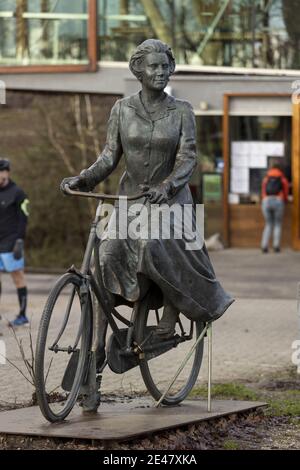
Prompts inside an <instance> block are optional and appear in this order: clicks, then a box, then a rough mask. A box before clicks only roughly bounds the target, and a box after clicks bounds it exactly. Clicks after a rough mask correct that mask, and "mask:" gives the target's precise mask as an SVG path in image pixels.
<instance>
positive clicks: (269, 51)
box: [98, 0, 300, 69]
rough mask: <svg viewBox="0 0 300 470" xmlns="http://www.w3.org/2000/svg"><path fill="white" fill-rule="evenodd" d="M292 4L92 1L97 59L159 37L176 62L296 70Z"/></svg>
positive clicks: (119, 55) (297, 38)
mask: <svg viewBox="0 0 300 470" xmlns="http://www.w3.org/2000/svg"><path fill="white" fill-rule="evenodd" d="M298 3H299V2H298V0H273V1H270V0H168V1H166V0H98V6H99V34H100V40H99V47H100V57H101V60H116V61H127V60H128V59H129V57H130V54H131V52H132V50H133V49H134V48H135V46H136V45H137V44H139V43H140V42H142V41H143V40H145V39H147V38H151V37H153V38H159V39H161V40H162V41H164V42H167V43H168V44H170V45H171V46H172V48H173V50H174V53H175V56H176V60H177V63H179V64H190V65H213V66H234V67H260V68H294V69H299V68H300V52H299V51H300V48H299V46H300V26H299V25H300V9H299V5H298Z"/></svg>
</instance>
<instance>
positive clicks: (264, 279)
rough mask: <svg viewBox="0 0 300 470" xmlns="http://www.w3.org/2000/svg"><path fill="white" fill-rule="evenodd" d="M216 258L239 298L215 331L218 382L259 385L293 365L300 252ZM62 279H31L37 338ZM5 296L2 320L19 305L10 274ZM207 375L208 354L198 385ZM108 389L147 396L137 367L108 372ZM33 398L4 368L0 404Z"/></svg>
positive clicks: (9, 344) (163, 367) (231, 253)
mask: <svg viewBox="0 0 300 470" xmlns="http://www.w3.org/2000/svg"><path fill="white" fill-rule="evenodd" d="M211 257H212V259H213V264H214V267H215V270H216V272H217V274H218V277H219V279H220V280H221V281H222V282H223V284H224V287H225V288H226V289H227V290H229V291H230V292H231V293H232V294H233V295H234V296H235V298H236V302H235V303H234V304H233V305H232V307H231V308H230V309H229V310H228V312H227V313H226V314H225V315H224V316H223V317H222V318H220V319H219V320H218V321H217V322H216V323H215V324H214V327H213V337H214V347H213V351H214V361H213V379H214V381H216V382H218V381H229V380H239V379H245V380H247V379H251V380H260V379H261V378H263V376H264V375H265V374H267V373H269V372H272V371H273V372H275V371H276V370H279V369H284V368H288V367H290V366H291V365H292V363H291V354H292V349H291V345H292V342H293V341H294V340H295V339H298V338H299V322H298V317H297V286H298V282H299V281H300V269H299V266H300V253H295V252H292V251H285V252H283V253H280V254H277V255H273V254H269V255H262V254H261V253H260V252H259V251H258V250H226V251H222V252H218V253H213V254H211ZM56 277H57V276H52V275H36V274H35V275H30V274H29V275H28V284H29V289H30V292H31V297H30V303H29V312H30V316H31V318H32V334H33V338H34V339H35V337H36V332H37V328H38V323H39V318H40V314H41V310H42V308H43V305H44V302H45V299H46V297H47V293H48V292H49V289H50V288H51V285H52V284H53V282H54V280H55V279H56ZM3 291H4V294H3V298H2V302H1V310H0V311H1V314H2V316H5V317H6V318H8V319H11V318H13V317H14V314H15V312H16V308H17V302H16V297H15V294H14V289H13V288H12V287H11V285H10V279H9V277H8V276H4V277H3ZM2 332H3V334H4V335H3V337H2V338H0V339H2V340H5V343H6V348H7V356H8V358H9V359H10V360H11V361H13V362H14V363H15V364H16V365H17V366H18V367H20V368H21V369H22V370H23V371H24V365H23V363H22V360H21V359H20V353H19V351H18V349H17V346H16V342H15V339H14V338H13V337H12V334H11V332H10V330H9V329H8V328H7V327H6V326H5V325H3V322H2ZM17 335H18V337H19V339H22V341H23V343H24V345H25V349H26V351H27V354H28V355H29V350H28V347H27V346H28V337H29V333H28V329H25V328H21V329H19V330H18V331H17ZM178 351H179V350H175V351H174V352H173V353H172V354H173V355H172V360H171V361H170V359H169V358H164V356H162V357H161V360H160V361H159V366H158V369H157V370H156V371H155V372H156V374H158V376H159V377H160V379H161V380H162V381H164V380H165V371H168V373H169V374H171V373H173V372H175V370H176V365H177V364H178V362H179V361H180V359H181V357H178V354H179V353H178ZM0 362H1V358H0ZM24 372H25V371H24ZM206 372H207V357H206V352H205V356H204V362H203V366H202V369H201V373H200V378H199V384H201V383H204V382H205V379H206ZM103 390H104V391H105V392H111V391H114V392H115V391H118V390H120V391H121V392H130V391H131V390H133V391H142V390H144V386H143V383H142V379H141V377H140V373H139V370H138V369H137V370H136V369H134V370H132V371H130V372H128V373H126V374H124V375H122V376H119V375H115V374H113V373H112V372H110V371H108V372H107V373H106V374H105V375H104V380H103ZM31 393H32V386H31V385H30V384H29V383H28V382H26V380H25V379H24V378H23V377H22V376H21V374H20V373H19V372H17V371H16V370H15V369H14V368H13V367H12V366H11V365H9V364H8V363H7V364H6V365H0V401H10V402H12V401H15V400H16V401H22V400H24V399H29V398H30V396H31Z"/></svg>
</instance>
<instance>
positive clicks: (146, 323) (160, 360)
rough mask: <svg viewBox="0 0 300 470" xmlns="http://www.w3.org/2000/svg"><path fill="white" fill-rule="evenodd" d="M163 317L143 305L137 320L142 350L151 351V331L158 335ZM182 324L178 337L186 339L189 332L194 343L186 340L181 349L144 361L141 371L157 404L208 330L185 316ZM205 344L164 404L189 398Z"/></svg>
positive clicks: (180, 344)
mask: <svg viewBox="0 0 300 470" xmlns="http://www.w3.org/2000/svg"><path fill="white" fill-rule="evenodd" d="M161 315H162V310H161V311H157V310H155V311H153V310H149V308H148V306H147V302H146V301H145V302H141V303H140V307H139V311H138V314H137V320H136V336H135V338H136V342H137V343H138V345H142V350H143V347H144V348H145V350H146V349H147V348H146V347H147V342H148V344H149V341H150V339H149V340H147V338H149V333H151V330H152V331H153V332H154V331H155V327H156V326H157V325H158V322H159V321H160V317H161ZM179 320H180V321H179V323H177V325H176V332H175V334H177V335H178V337H180V336H182V335H183V331H184V332H185V333H186V332H187V333H186V334H188V335H189V333H191V338H190V340H186V341H184V342H181V343H179V344H178V345H177V346H173V347H172V348H171V349H169V350H167V351H166V352H163V353H162V354H161V355H159V356H157V357H151V356H152V354H151V353H147V352H145V353H144V354H142V355H141V358H140V370H141V374H142V377H143V380H144V383H145V385H146V387H147V390H148V391H149V393H150V394H151V395H152V396H153V398H154V399H155V400H159V399H160V398H161V396H162V394H163V393H164V391H165V390H166V388H167V386H168V384H169V383H170V382H171V380H172V378H173V376H174V375H175V373H176V372H177V370H178V368H179V366H180V365H181V363H182V361H183V359H184V357H185V355H186V354H187V353H188V352H189V351H190V349H191V347H192V345H193V344H194V342H195V341H196V340H197V338H198V337H199V335H200V334H201V332H202V330H203V328H204V323H203V322H201V321H196V322H191V321H190V320H188V319H187V318H186V317H184V316H183V315H180V316H179ZM152 334H153V333H152ZM150 336H151V335H150ZM203 343H204V340H203V339H202V340H201V341H200V342H199V344H198V345H197V347H196V348H195V351H194V353H193V355H192V356H191V358H190V359H189V361H188V363H187V365H186V366H185V368H184V370H183V371H182V372H181V374H180V375H179V377H178V378H177V381H176V382H175V384H174V385H173V387H172V388H171V390H170V391H169V392H168V394H167V395H166V397H165V398H164V400H163V401H162V404H164V405H169V406H172V405H173V406H174V405H177V404H178V403H180V402H181V401H183V400H184V399H185V398H186V397H187V396H188V394H189V393H190V391H191V390H192V388H193V386H194V385H195V382H196V380H197V377H198V375H199V371H200V367H201V363H202V357H203ZM166 349H167V348H166Z"/></svg>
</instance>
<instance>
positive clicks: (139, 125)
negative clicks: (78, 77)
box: [61, 39, 233, 363]
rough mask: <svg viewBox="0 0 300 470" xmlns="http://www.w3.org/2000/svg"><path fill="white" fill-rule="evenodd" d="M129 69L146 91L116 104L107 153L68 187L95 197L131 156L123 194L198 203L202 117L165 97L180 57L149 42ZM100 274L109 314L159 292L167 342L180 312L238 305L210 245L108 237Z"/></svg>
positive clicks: (209, 312) (202, 314)
mask: <svg viewBox="0 0 300 470" xmlns="http://www.w3.org/2000/svg"><path fill="white" fill-rule="evenodd" d="M129 67H130V70H131V72H132V73H133V74H134V75H135V76H136V77H137V79H138V80H139V81H140V82H141V85H142V89H141V91H140V92H139V93H137V94H134V95H132V96H129V97H126V98H123V99H120V100H118V101H117V102H116V103H115V105H114V106H113V108H112V111H111V116H110V119H109V123H108V132H107V141H106V145H105V147H104V150H103V152H102V153H101V155H100V156H99V158H98V159H97V161H96V162H95V163H94V164H93V165H92V166H91V167H90V168H88V169H85V170H83V171H82V172H81V174H80V175H79V176H76V177H72V178H65V179H64V180H63V182H62V185H61V188H62V190H63V191H65V187H66V185H68V186H69V187H70V188H71V189H73V190H74V189H75V190H83V191H91V190H93V188H94V187H95V186H96V185H97V184H98V183H100V182H101V181H103V180H104V179H105V178H107V177H108V176H109V175H110V174H111V172H112V171H113V170H114V169H115V168H116V166H117V165H118V163H119V161H120V159H121V158H125V164H126V171H125V173H124V174H123V176H122V178H121V180H120V186H119V194H122V195H128V196H129V195H133V194H137V193H140V192H141V191H144V192H145V191H147V193H148V197H144V198H141V200H140V202H142V203H143V204H145V205H147V204H148V205H151V204H162V203H165V204H168V205H169V206H171V205H173V204H179V205H180V206H184V205H191V204H192V203H193V201H192V196H191V192H190V189H189V186H188V182H189V180H190V178H191V175H192V173H193V170H194V168H195V164H196V143H195V119H194V114H193V110H192V107H191V105H190V104H189V103H188V102H186V101H182V100H178V99H175V98H173V97H172V96H169V95H168V94H166V93H165V92H164V89H165V87H166V85H167V83H168V81H169V77H170V75H171V74H172V73H173V72H174V70H175V60H174V57H173V54H172V51H171V49H170V48H169V46H167V45H166V44H164V43H162V42H161V41H159V40H155V39H149V40H146V41H144V42H143V43H142V44H141V45H140V46H138V47H137V49H136V51H135V52H134V54H133V55H132V57H131V59H130V63H129ZM135 202H136V201H135ZM115 211H118V204H116V208H115ZM128 218H129V219H130V218H131V216H130V215H128ZM100 268H101V279H100V280H99V282H101V285H102V287H103V289H104V290H103V292H105V296H106V298H105V302H106V308H107V309H111V308H112V307H113V306H114V305H116V303H120V302H121V301H122V300H123V301H124V302H125V303H128V302H130V303H133V302H135V301H137V300H140V299H141V298H143V296H144V295H145V293H146V292H149V290H150V291H152V292H153V296H154V297H155V298H156V301H157V302H158V304H159V305H160V306H162V305H164V313H163V316H162V319H161V321H160V323H159V325H158V327H157V334H159V335H161V336H162V337H164V338H168V337H170V336H172V334H173V332H174V327H175V324H176V320H177V317H178V314H179V312H182V313H183V314H185V315H186V316H187V317H189V318H192V319H199V318H200V319H201V320H203V321H205V322H207V321H212V320H215V319H217V318H219V317H220V316H221V315H222V314H223V313H224V312H225V310H226V309H227V308H228V307H229V305H230V304H231V303H232V302H233V299H232V298H231V296H230V295H228V294H227V293H226V292H225V291H224V290H223V288H222V286H221V285H220V283H219V282H218V281H217V279H216V277H215V273H214V270H213V267H212V265H211V262H210V259H209V256H208V253H207V250H206V247H205V245H204V244H202V245H201V247H199V249H196V250H195V249H194V250H187V249H186V245H185V241H184V240H183V239H176V238H175V237H174V236H173V237H172V236H171V237H170V239H163V237H159V238H158V239H148V240H145V239H131V238H130V237H127V238H125V239H116V238H114V239H110V237H109V235H108V236H105V237H103V240H102V241H101V243H100ZM105 324H106V321H105V317H104V315H103V325H102V330H101V332H100V338H99V354H98V359H99V363H100V362H101V361H103V359H104V358H105V356H104V352H103V351H104V346H105V344H104V341H105V340H104V338H105V332H106V331H105Z"/></svg>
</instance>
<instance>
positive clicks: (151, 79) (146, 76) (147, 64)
mask: <svg viewBox="0 0 300 470" xmlns="http://www.w3.org/2000/svg"><path fill="white" fill-rule="evenodd" d="M169 76H170V64H169V59H168V56H167V54H165V53H164V52H151V53H150V54H147V55H146V57H145V60H144V71H143V74H142V83H143V85H144V86H145V87H147V88H149V89H151V90H157V91H160V90H163V89H164V88H165V87H166V85H167V83H168V81H169Z"/></svg>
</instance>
